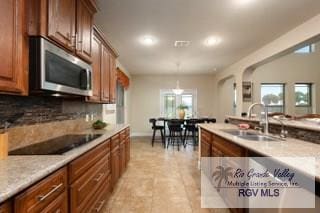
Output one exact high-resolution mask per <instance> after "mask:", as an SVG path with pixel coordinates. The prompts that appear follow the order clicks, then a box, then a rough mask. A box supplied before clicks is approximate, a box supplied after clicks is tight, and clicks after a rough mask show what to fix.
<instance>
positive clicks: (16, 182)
mask: <svg viewBox="0 0 320 213" xmlns="http://www.w3.org/2000/svg"><path fill="white" fill-rule="evenodd" d="M127 127H129V125H126V124H123V125H113V126H110V127H107V128H106V129H105V130H92V129H88V130H86V131H82V132H74V134H84V133H95V134H103V136H101V137H99V138H97V139H95V140H93V141H92V142H90V143H87V144H84V145H82V146H80V147H78V148H75V149H73V150H70V151H68V152H66V153H64V154H63V155H31V156H9V157H8V158H7V159H6V160H0V203H1V202H3V201H5V200H7V199H8V198H11V197H12V196H14V195H16V194H17V193H19V192H21V191H22V190H24V189H26V188H28V187H29V186H31V185H32V184H34V183H36V182H37V181H39V180H41V179H42V178H44V177H46V176H47V175H49V174H51V173H52V172H54V171H56V170H58V169H59V168H61V167H63V166H65V165H66V164H68V163H69V162H71V161H72V160H74V159H75V158H77V157H79V156H80V155H82V154H84V153H85V152H87V151H88V150H90V149H92V148H94V147H96V146H97V145H99V144H101V143H102V142H104V141H105V140H107V139H108V138H110V137H111V136H113V135H114V134H116V133H118V132H120V131H122V130H123V129H125V128H127Z"/></svg>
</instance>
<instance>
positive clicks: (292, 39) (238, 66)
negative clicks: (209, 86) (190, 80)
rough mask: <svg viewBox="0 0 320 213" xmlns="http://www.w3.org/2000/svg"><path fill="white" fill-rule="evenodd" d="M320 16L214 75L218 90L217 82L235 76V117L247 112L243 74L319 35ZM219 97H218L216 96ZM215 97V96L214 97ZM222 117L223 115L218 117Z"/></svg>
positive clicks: (219, 106) (217, 106)
mask: <svg viewBox="0 0 320 213" xmlns="http://www.w3.org/2000/svg"><path fill="white" fill-rule="evenodd" d="M319 26H320V15H317V16H315V17H314V18H311V19H310V20H308V21H306V22H305V23H303V24H301V25H300V26H298V27H296V28H295V29H293V30H291V31H289V32H288V33H286V34H284V35H283V36H281V37H279V38H278V39H276V40H274V41H272V42H270V43H269V44H267V45H265V46H264V47H262V48H260V49H259V50H257V51H255V52H253V53H252V54H250V55H248V56H247V57H245V58H243V59H241V60H240V61H238V62H236V63H234V64H233V65H231V66H229V67H227V68H226V69H224V70H223V71H220V72H219V73H217V75H216V84H215V85H216V86H215V87H216V88H215V89H218V88H217V87H218V82H219V81H223V80H224V79H226V78H228V77H230V76H235V79H236V83H237V85H238V87H237V97H238V99H237V115H241V112H243V111H244V112H245V111H247V108H246V107H243V103H242V97H241V94H242V88H241V86H239V85H242V81H243V72H244V71H245V70H246V69H247V68H249V67H250V66H252V65H254V64H257V63H259V62H261V61H264V60H267V59H269V58H270V57H272V56H274V55H275V54H279V53H281V52H283V51H284V50H287V49H289V48H292V47H293V46H295V45H297V44H300V43H302V42H304V41H306V40H308V39H311V38H313V37H315V36H318V35H319V34H320V28H319ZM218 96H219V95H218ZM214 97H215V96H214ZM221 107H223V103H220V104H219V103H218V104H216V105H215V106H214V108H215V109H216V110H217V111H218V109H219V108H221ZM220 116H224V115H220Z"/></svg>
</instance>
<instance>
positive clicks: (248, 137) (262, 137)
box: [238, 135, 277, 141]
mask: <svg viewBox="0 0 320 213" xmlns="http://www.w3.org/2000/svg"><path fill="white" fill-rule="evenodd" d="M238 137H239V138H242V139H245V140H249V141H277V140H275V139H274V138H272V137H269V136H265V135H245V136H241V135H240V136H238Z"/></svg>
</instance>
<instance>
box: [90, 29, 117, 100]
mask: <svg viewBox="0 0 320 213" xmlns="http://www.w3.org/2000/svg"><path fill="white" fill-rule="evenodd" d="M116 57H117V54H116V53H115V51H114V50H113V48H112V47H111V46H110V44H109V43H108V42H107V41H106V39H105V38H104V36H103V34H102V32H101V31H100V30H99V29H98V28H97V27H94V31H93V40H92V68H93V82H92V84H93V85H92V89H93V96H92V97H88V98H87V99H86V100H87V102H93V103H115V100H116V86H117V85H116V81H117V70H116Z"/></svg>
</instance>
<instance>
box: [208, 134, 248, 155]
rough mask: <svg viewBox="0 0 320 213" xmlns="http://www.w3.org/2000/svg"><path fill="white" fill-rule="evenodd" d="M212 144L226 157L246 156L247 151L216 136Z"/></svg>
mask: <svg viewBox="0 0 320 213" xmlns="http://www.w3.org/2000/svg"><path fill="white" fill-rule="evenodd" d="M212 143H213V144H212V146H213V147H214V148H215V149H218V150H220V151H221V152H222V153H223V155H224V156H225V157H244V156H245V149H243V148H242V147H240V146H238V145H236V144H234V143H232V142H230V141H227V140H226V139H224V138H221V137H219V136H217V135H214V137H213V142H212Z"/></svg>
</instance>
